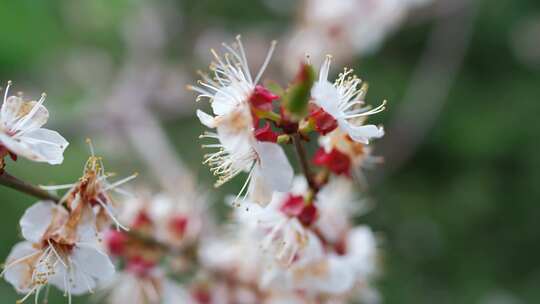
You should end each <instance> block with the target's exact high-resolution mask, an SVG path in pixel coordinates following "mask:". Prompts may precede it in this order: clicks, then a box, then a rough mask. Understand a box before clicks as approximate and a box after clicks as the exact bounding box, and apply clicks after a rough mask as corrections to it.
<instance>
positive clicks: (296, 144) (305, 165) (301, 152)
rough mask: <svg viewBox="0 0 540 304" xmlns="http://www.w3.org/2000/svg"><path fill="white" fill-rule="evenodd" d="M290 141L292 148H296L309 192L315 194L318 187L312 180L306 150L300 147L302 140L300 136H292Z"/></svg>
mask: <svg viewBox="0 0 540 304" xmlns="http://www.w3.org/2000/svg"><path fill="white" fill-rule="evenodd" d="M292 140H293V143H294V147H295V148H296V155H297V156H298V160H299V161H300V166H301V167H302V171H303V172H304V176H305V177H306V180H307V182H308V185H309V187H310V188H311V190H313V191H314V192H317V191H318V189H319V187H318V186H317V183H315V181H314V180H313V174H312V173H311V169H310V168H309V163H308V161H307V157H306V150H305V149H304V146H303V145H302V138H301V137H300V134H298V133H296V134H294V135H293V136H292Z"/></svg>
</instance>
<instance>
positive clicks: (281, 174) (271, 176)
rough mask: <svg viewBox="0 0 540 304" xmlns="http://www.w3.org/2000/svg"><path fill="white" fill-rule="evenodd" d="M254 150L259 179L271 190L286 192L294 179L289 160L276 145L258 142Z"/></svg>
mask: <svg viewBox="0 0 540 304" xmlns="http://www.w3.org/2000/svg"><path fill="white" fill-rule="evenodd" d="M255 150H256V151H257V154H258V156H259V168H260V175H261V178H263V179H264V182H265V183H266V184H267V185H268V186H269V187H270V188H271V189H272V190H273V191H279V192H287V191H288V190H289V189H290V187H291V183H292V180H293V177H294V171H293V168H292V166H291V164H290V163H289V159H288V158H287V155H285V152H283V149H282V148H281V146H279V145H278V144H274V143H268V142H258V143H257V144H256V145H255Z"/></svg>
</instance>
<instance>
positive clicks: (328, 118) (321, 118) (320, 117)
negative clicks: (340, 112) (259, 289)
mask: <svg viewBox="0 0 540 304" xmlns="http://www.w3.org/2000/svg"><path fill="white" fill-rule="evenodd" d="M309 117H310V118H312V119H313V122H314V123H315V130H317V132H319V133H321V134H322V135H326V134H328V133H330V132H332V131H334V129H335V128H337V126H338V124H337V120H336V119H335V118H334V117H333V116H332V115H330V114H328V112H326V111H325V110H323V108H321V107H318V106H313V107H312V108H311V111H310V113H309Z"/></svg>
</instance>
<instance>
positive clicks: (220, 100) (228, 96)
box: [212, 86, 244, 115]
mask: <svg viewBox="0 0 540 304" xmlns="http://www.w3.org/2000/svg"><path fill="white" fill-rule="evenodd" d="M243 98H244V97H243V96H239V95H238V93H237V92H236V90H235V88H234V87H233V86H228V87H225V88H223V89H221V90H220V91H219V92H217V93H216V95H215V96H214V98H213V100H212V110H213V111H214V114H215V115H226V114H229V113H230V112H231V111H233V110H234V108H235V107H236V105H237V104H239V103H240V102H242V99H243Z"/></svg>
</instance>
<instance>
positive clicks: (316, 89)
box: [311, 81, 342, 119]
mask: <svg viewBox="0 0 540 304" xmlns="http://www.w3.org/2000/svg"><path fill="white" fill-rule="evenodd" d="M311 96H312V97H313V99H314V101H315V103H316V104H317V105H318V106H319V107H321V108H323V110H324V111H326V112H327V113H328V114H330V115H332V116H333V117H334V118H336V119H338V118H339V117H340V116H342V113H341V111H339V107H338V106H339V92H338V90H337V89H336V87H335V86H334V85H333V84H331V83H330V82H328V81H322V82H321V81H318V82H317V83H315V85H314V86H313V88H312V89H311Z"/></svg>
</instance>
